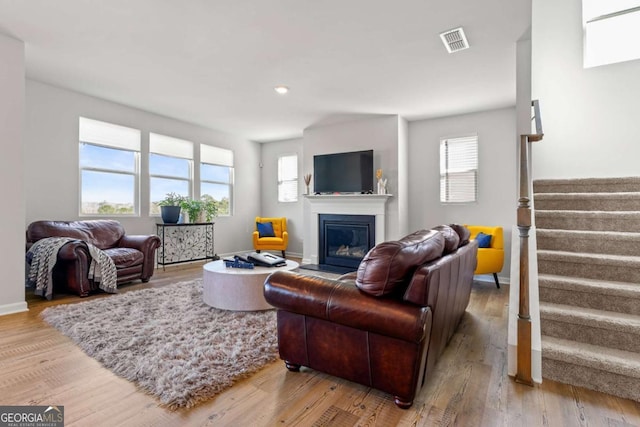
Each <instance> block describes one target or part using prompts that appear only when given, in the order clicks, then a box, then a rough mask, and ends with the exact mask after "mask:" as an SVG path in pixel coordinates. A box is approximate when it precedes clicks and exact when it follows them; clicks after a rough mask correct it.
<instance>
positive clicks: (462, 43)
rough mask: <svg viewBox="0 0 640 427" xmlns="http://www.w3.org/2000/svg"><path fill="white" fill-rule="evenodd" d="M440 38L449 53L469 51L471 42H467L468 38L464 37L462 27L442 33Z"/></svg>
mask: <svg viewBox="0 0 640 427" xmlns="http://www.w3.org/2000/svg"><path fill="white" fill-rule="evenodd" d="M440 38H441V39H442V43H444V47H446V48H447V52H449V53H454V52H457V51H459V50H464V49H469V42H467V37H466V36H465V35H464V30H463V29H462V27H459V28H454V29H452V30H449V31H445V32H444V33H440Z"/></svg>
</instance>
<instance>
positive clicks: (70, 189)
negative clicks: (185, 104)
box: [23, 80, 260, 254]
mask: <svg viewBox="0 0 640 427" xmlns="http://www.w3.org/2000/svg"><path fill="white" fill-rule="evenodd" d="M26 111H27V114H26V133H25V147H26V150H27V152H28V153H38V154H37V155H29V157H28V161H27V162H26V165H27V166H26V172H27V176H26V179H25V190H26V221H27V224H28V223H30V222H32V221H35V220H39V219H58V220H73V219H79V218H80V217H79V176H78V117H79V116H84V117H88V118H92V119H96V120H103V121H106V122H110V123H115V124H119V125H124V126H129V127H133V128H136V129H140V130H141V131H142V147H143V148H144V147H148V143H149V132H157V133H160V134H163V135H168V136H172V137H176V138H182V139H186V140H189V141H192V142H193V143H194V151H195V154H196V165H197V160H198V159H199V157H198V156H199V145H198V144H209V145H214V146H218V147H222V148H227V149H231V150H233V151H234V156H235V177H236V181H235V187H234V194H233V199H234V214H233V215H232V216H229V217H218V218H217V219H216V220H215V222H216V225H215V251H216V252H217V253H220V254H226V253H231V252H237V251H243V250H246V249H249V248H251V246H252V244H251V232H252V231H253V225H252V224H253V221H254V218H255V216H256V215H257V213H259V212H260V199H259V197H257V195H258V194H259V189H260V168H259V163H260V145H259V144H258V143H256V142H252V141H248V140H244V139H241V138H237V137H235V136H232V135H229V134H225V133H222V132H218V131H215V130H211V129H207V128H203V127H200V126H196V125H193V124H189V123H185V122H181V121H178V120H174V119H170V118H167V117H163V116H159V115H156V114H152V113H148V112H146V111H142V110H137V109H135V108H131V107H127V106H124V105H120V104H116V103H112V102H108V101H105V100H102V99H98V98H94V97H90V96H87V95H83V94H79V93H76V92H71V91H68V90H64V89H60V88H56V87H53V86H49V85H46V84H43V83H39V82H36V81H31V80H27V106H26ZM144 165H145V164H144V162H143V165H142V172H143V174H142V178H143V179H141V182H140V186H141V213H142V214H143V215H142V216H140V217H117V219H118V220H120V221H121V222H122V224H123V225H124V227H125V229H126V230H127V233H129V234H150V233H155V223H156V220H157V219H158V218H157V217H148V216H146V215H145V213H146V212H148V204H149V202H148V200H147V199H148V196H146V195H147V194H148V186H149V182H148V180H146V179H144V170H145V168H144ZM24 217H25V216H24V215H23V218H24Z"/></svg>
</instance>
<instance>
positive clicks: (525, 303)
mask: <svg viewBox="0 0 640 427" xmlns="http://www.w3.org/2000/svg"><path fill="white" fill-rule="evenodd" d="M531 106H532V107H533V117H532V120H535V128H536V131H535V133H532V134H523V135H520V195H519V196H520V197H519V198H518V215H517V218H518V221H517V225H518V231H519V236H520V298H519V307H518V341H517V346H518V347H517V370H516V382H518V383H522V384H527V385H530V386H532V385H533V379H532V376H531V315H530V313H529V229H530V228H531V205H530V203H529V202H530V197H529V189H530V188H531V174H530V171H529V164H530V163H529V153H530V149H531V144H530V143H531V142H536V141H540V140H542V137H543V136H544V133H543V132H542V119H541V118H540V103H539V102H538V100H534V101H531Z"/></svg>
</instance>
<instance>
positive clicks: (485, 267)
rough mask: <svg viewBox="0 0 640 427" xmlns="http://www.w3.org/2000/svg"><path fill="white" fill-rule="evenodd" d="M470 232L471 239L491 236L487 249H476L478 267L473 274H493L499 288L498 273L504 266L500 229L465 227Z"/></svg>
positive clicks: (476, 226)
mask: <svg viewBox="0 0 640 427" xmlns="http://www.w3.org/2000/svg"><path fill="white" fill-rule="evenodd" d="M465 226H466V227H467V228H468V229H469V231H470V232H471V236H470V238H471V239H475V238H476V236H477V235H478V233H480V232H482V233H484V234H488V235H491V244H490V247H488V248H478V266H477V267H476V271H474V273H473V274H493V279H494V280H495V281H496V287H498V288H500V282H498V273H500V272H501V271H502V267H503V265H504V235H503V232H502V227H487V226H482V225H465Z"/></svg>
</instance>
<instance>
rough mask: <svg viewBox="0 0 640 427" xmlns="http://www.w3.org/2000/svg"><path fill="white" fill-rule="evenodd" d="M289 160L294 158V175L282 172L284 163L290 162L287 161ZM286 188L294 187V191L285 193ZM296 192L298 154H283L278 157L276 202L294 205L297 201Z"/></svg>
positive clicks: (297, 189)
mask: <svg viewBox="0 0 640 427" xmlns="http://www.w3.org/2000/svg"><path fill="white" fill-rule="evenodd" d="M291 158H294V159H293V163H294V164H295V174H293V175H290V174H286V173H285V172H289V171H284V170H283V165H284V164H285V162H287V161H290V160H287V159H291ZM284 175H287V176H284ZM287 186H289V187H291V186H292V187H294V190H293V191H292V190H291V189H289V190H288V191H287ZM298 192H299V187H298V154H297V153H294V154H283V155H282V156H278V202H279V203H295V202H297V201H298ZM287 196H288V197H287Z"/></svg>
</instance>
